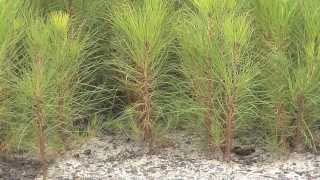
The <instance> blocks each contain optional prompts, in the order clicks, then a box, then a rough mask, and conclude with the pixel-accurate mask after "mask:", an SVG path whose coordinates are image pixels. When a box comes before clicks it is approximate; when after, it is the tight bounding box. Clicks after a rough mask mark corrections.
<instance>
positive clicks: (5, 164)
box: [0, 155, 40, 180]
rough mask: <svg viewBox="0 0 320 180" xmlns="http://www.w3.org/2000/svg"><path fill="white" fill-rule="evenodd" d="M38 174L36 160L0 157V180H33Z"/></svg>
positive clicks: (38, 165) (38, 167)
mask: <svg viewBox="0 0 320 180" xmlns="http://www.w3.org/2000/svg"><path fill="white" fill-rule="evenodd" d="M39 172H40V163H39V162H38V161H36V160H31V159H28V158H25V157H12V156H6V157H5V156H1V155H0V180H33V179H35V177H36V176H37V174H38V173H39Z"/></svg>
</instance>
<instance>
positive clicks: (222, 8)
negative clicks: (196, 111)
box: [177, 0, 256, 161]
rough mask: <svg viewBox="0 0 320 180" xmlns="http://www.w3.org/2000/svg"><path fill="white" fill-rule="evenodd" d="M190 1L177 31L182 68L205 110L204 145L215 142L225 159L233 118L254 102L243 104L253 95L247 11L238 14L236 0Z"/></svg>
mask: <svg viewBox="0 0 320 180" xmlns="http://www.w3.org/2000/svg"><path fill="white" fill-rule="evenodd" d="M193 4H194V7H195V8H196V10H195V11H192V10H186V11H185V17H184V19H183V21H182V23H181V26H180V27H179V28H178V31H177V32H178V36H179V37H180V42H181V46H182V47H181V50H180V54H181V57H182V71H183V72H184V74H185V76H186V78H187V79H188V81H189V83H190V87H191V91H192V93H191V94H192V98H193V99H194V102H195V103H196V106H198V107H201V108H202V109H203V110H204V111H202V112H203V115H202V118H203V119H204V124H205V127H206V130H207V136H208V145H209V147H210V148H213V149H215V150H217V147H220V148H221V149H223V150H224V154H225V160H227V161H230V154H231V149H232V146H233V139H234V133H235V131H236V122H237V121H239V124H241V123H240V122H241V121H240V120H244V119H246V118H247V117H248V116H247V115H249V114H254V113H253V112H254V107H251V106H247V108H245V106H246V105H248V104H250V103H251V100H252V99H254V98H252V97H253V93H252V90H251V89H252V87H251V86H254V82H253V79H254V77H255V76H256V72H255V70H256V69H255V66H254V65H253V64H252V62H251V61H250V56H249V53H248V52H249V49H250V46H249V45H248V44H249V42H250V39H251V26H250V23H249V20H248V17H247V16H246V15H241V14H239V12H238V11H239V10H238V6H239V4H237V2H236V1H231V0H230V1H229V0H225V1H209V0H203V1H200V0H194V1H193ZM244 123H245V122H244Z"/></svg>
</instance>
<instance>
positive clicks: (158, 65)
mask: <svg viewBox="0 0 320 180" xmlns="http://www.w3.org/2000/svg"><path fill="white" fill-rule="evenodd" d="M169 15H170V10H169V5H168V3H167V2H166V1H164V0H144V1H141V2H124V3H122V4H120V5H119V6H118V7H115V9H114V10H113V13H112V18H111V19H112V24H113V28H114V32H115V44H114V49H116V50H117V52H116V57H115V59H114V61H113V66H114V67H115V69H116V71H117V74H118V75H117V79H118V80H119V81H120V82H121V83H122V88H123V89H124V91H126V94H127V96H128V101H129V106H130V107H131V108H128V109H129V111H131V112H132V114H133V119H135V121H136V123H135V125H134V126H135V127H137V128H136V129H138V131H140V132H142V137H143V140H144V141H145V142H147V143H149V146H150V147H152V143H153V139H154V135H155V132H154V128H155V125H156V123H157V121H158V120H159V117H160V110H161V103H160V101H159V99H160V98H161V96H162V95H163V94H164V93H162V91H163V89H161V88H160V87H161V85H163V84H165V82H163V76H164V75H165V70H164V69H163V66H164V64H165V63H166V60H167V53H168V48H169V45H170V43H171V41H172V33H171V29H172V27H171V26H172V23H171V20H172V19H171V18H172V17H171V16H169ZM129 111H128V112H129Z"/></svg>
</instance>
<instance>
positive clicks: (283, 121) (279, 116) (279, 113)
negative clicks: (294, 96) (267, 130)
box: [275, 102, 289, 150]
mask: <svg viewBox="0 0 320 180" xmlns="http://www.w3.org/2000/svg"><path fill="white" fill-rule="evenodd" d="M275 113H276V121H277V122H276V125H277V127H276V135H277V138H279V140H280V146H281V148H282V149H283V150H287V149H288V146H289V144H288V138H287V132H286V131H287V130H288V122H287V117H286V110H285V107H284V104H283V103H281V102H280V103H278V104H277V105H276V112H275Z"/></svg>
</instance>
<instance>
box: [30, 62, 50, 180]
mask: <svg viewBox="0 0 320 180" xmlns="http://www.w3.org/2000/svg"><path fill="white" fill-rule="evenodd" d="M35 65H36V67H35V72H36V74H37V77H36V84H35V91H34V107H33V113H34V116H35V121H36V125H37V136H38V146H39V159H40V162H41V166H42V173H43V179H44V180H45V179H47V159H46V141H47V139H46V133H45V126H46V124H45V112H44V105H43V101H44V100H43V90H42V87H41V83H42V76H43V67H42V66H43V59H42V58H40V57H37V58H36V63H35Z"/></svg>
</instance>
